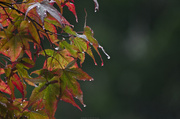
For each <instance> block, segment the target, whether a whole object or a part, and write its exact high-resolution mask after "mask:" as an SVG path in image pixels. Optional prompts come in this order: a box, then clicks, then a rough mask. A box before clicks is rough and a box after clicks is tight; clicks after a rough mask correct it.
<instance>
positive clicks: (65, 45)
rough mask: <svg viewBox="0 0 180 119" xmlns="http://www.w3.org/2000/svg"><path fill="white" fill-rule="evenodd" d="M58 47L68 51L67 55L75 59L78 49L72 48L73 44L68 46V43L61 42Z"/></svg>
mask: <svg viewBox="0 0 180 119" xmlns="http://www.w3.org/2000/svg"><path fill="white" fill-rule="evenodd" d="M59 46H60V47H61V48H65V49H66V50H68V51H69V53H71V55H72V56H73V57H75V58H77V56H78V52H79V49H78V48H77V47H76V46H74V45H73V44H69V43H68V42H67V41H65V40H64V41H62V42H60V44H59Z"/></svg>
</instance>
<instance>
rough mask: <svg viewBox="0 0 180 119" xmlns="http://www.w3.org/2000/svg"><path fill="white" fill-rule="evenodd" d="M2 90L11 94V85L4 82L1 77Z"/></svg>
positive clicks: (0, 87)
mask: <svg viewBox="0 0 180 119" xmlns="http://www.w3.org/2000/svg"><path fill="white" fill-rule="evenodd" d="M0 91H1V92H4V93H7V94H9V95H11V90H10V88H9V86H8V85H7V84H6V83H4V81H3V80H1V79H0Z"/></svg>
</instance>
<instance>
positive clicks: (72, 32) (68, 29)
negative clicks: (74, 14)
mask: <svg viewBox="0 0 180 119" xmlns="http://www.w3.org/2000/svg"><path fill="white" fill-rule="evenodd" d="M63 31H65V32H66V33H67V34H70V35H74V36H76V35H77V33H76V32H75V31H73V29H72V28H71V27H70V26H65V27H64V28H63Z"/></svg>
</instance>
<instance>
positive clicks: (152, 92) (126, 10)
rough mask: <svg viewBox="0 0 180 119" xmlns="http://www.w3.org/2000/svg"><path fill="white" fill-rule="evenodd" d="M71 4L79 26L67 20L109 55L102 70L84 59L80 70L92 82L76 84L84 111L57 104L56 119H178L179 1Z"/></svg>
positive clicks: (78, 0) (117, 0) (84, 1)
mask: <svg viewBox="0 0 180 119" xmlns="http://www.w3.org/2000/svg"><path fill="white" fill-rule="evenodd" d="M98 2H99V5H100V10H99V12H97V13H95V12H94V3H93V0H75V5H76V11H77V15H78V18H79V23H75V17H74V16H73V14H72V13H71V12H70V11H68V9H67V8H65V10H64V16H65V18H66V19H67V20H68V21H70V23H71V24H73V25H74V26H75V30H77V31H82V30H83V25H84V17H85V13H84V8H86V11H87V14H88V17H87V25H88V26H90V27H91V28H92V29H93V30H94V33H95V34H94V36H95V38H96V39H97V40H98V41H99V43H100V44H101V45H102V46H103V47H104V48H105V50H106V51H107V53H108V54H109V55H110V56H111V59H110V60H108V59H107V57H106V56H105V55H104V54H103V52H101V54H102V57H103V59H104V66H103V67H101V60H100V58H99V56H98V55H97V54H96V53H95V52H94V55H95V56H96V60H97V62H98V64H99V65H98V66H95V65H94V63H93V60H92V59H91V58H90V57H89V56H88V55H86V56H87V57H86V60H85V63H84V64H83V67H82V68H83V70H84V71H86V72H87V73H88V74H89V75H90V76H92V77H93V78H94V79H95V80H94V81H92V82H80V84H81V88H82V90H83V92H84V102H85V104H86V105H87V107H85V108H84V107H83V106H82V105H81V104H80V103H79V102H78V101H77V100H76V101H77V103H78V104H79V105H80V106H81V108H82V110H83V111H82V112H81V111H80V110H78V109H77V108H76V107H74V106H72V105H71V104H68V103H65V102H62V101H60V102H59V104H58V109H57V112H56V115H55V116H56V118H57V119H180V47H179V44H180V1H178V0H148V1H147V0H112V1H110V0H99V1H98Z"/></svg>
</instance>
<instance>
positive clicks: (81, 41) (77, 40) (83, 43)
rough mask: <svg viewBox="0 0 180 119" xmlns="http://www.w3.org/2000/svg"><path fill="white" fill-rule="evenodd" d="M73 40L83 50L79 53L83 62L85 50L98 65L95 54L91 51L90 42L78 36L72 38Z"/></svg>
mask: <svg viewBox="0 0 180 119" xmlns="http://www.w3.org/2000/svg"><path fill="white" fill-rule="evenodd" d="M72 41H73V43H74V45H75V46H77V47H78V49H79V50H80V52H81V53H79V57H80V59H81V64H82V63H83V62H84V60H85V54H84V52H86V53H87V54H88V55H89V56H90V57H91V58H92V59H93V61H94V63H95V65H97V63H96V60H95V58H94V55H93V53H92V51H91V47H90V46H89V44H88V43H87V42H86V41H85V40H84V39H82V38H79V37H76V38H74V39H72Z"/></svg>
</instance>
